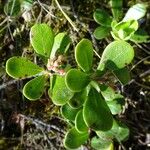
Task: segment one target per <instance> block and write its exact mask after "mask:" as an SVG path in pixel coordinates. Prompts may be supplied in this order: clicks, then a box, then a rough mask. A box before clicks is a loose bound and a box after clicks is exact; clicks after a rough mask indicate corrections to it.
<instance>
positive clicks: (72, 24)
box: [55, 0, 79, 32]
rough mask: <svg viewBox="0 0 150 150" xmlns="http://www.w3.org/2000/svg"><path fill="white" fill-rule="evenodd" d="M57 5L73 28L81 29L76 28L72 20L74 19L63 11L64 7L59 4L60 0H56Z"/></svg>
mask: <svg viewBox="0 0 150 150" xmlns="http://www.w3.org/2000/svg"><path fill="white" fill-rule="evenodd" d="M55 3H56V5H57V6H58V8H59V9H60V11H61V12H62V14H63V15H64V17H65V18H66V19H67V20H68V22H69V23H70V24H71V26H72V27H73V29H74V30H75V31H77V32H78V31H79V29H77V28H76V26H75V24H74V23H73V22H72V20H71V19H70V18H69V17H68V15H67V14H66V13H65V12H64V11H63V9H62V8H61V6H60V5H59V3H58V1H57V0H55Z"/></svg>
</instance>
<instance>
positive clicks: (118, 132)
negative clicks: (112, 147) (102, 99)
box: [96, 120, 129, 142]
mask: <svg viewBox="0 0 150 150" xmlns="http://www.w3.org/2000/svg"><path fill="white" fill-rule="evenodd" d="M96 134H97V135H98V136H99V137H100V138H103V139H106V140H107V139H114V138H115V139H116V140H117V141H118V142H121V141H125V140H127V138H128V136H129V128H128V127H127V126H126V125H125V124H123V123H121V122H118V121H115V120H114V121H113V126H112V128H111V130H109V131H105V132H103V131H97V132H96Z"/></svg>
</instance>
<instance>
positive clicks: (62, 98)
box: [49, 75, 74, 105]
mask: <svg viewBox="0 0 150 150" xmlns="http://www.w3.org/2000/svg"><path fill="white" fill-rule="evenodd" d="M53 84H54V85H53V87H52V89H49V96H50V97H51V99H52V101H53V103H54V104H55V105H64V104H66V103H67V102H68V101H69V100H70V99H71V98H72V97H73V94H74V93H73V92H72V91H70V90H69V89H68V88H67V86H66V84H65V78H64V77H62V76H59V75H57V76H56V78H55V81H54V83H53Z"/></svg>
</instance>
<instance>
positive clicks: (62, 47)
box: [50, 32, 71, 59]
mask: <svg viewBox="0 0 150 150" xmlns="http://www.w3.org/2000/svg"><path fill="white" fill-rule="evenodd" d="M70 42H71V40H70V38H69V36H68V35H67V33H65V32H62V33H58V34H57V35H56V36H55V39H54V45H53V48H52V51H51V54H50V59H53V58H54V57H55V54H56V52H58V53H59V54H64V53H66V51H67V50H68V48H69V46H70Z"/></svg>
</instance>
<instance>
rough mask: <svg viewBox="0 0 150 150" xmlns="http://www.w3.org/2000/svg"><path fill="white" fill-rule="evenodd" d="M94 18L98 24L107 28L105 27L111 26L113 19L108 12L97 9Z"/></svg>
mask: <svg viewBox="0 0 150 150" xmlns="http://www.w3.org/2000/svg"><path fill="white" fill-rule="evenodd" d="M93 18H94V20H95V21H96V22H97V23H98V24H100V25H102V26H105V27H110V26H111V22H112V18H111V17H110V15H109V14H108V13H107V12H106V11H104V10H102V9H96V11H95V12H94V15H93Z"/></svg>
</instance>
